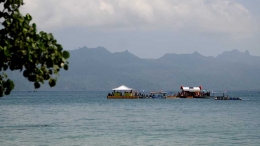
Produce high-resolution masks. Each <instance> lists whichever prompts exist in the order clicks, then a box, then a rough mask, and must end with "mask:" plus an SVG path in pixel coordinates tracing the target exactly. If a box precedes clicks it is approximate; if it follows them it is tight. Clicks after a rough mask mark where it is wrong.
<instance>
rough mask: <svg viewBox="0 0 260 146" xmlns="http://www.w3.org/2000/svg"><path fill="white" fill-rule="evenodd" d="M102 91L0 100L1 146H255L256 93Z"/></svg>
mask: <svg viewBox="0 0 260 146" xmlns="http://www.w3.org/2000/svg"><path fill="white" fill-rule="evenodd" d="M106 95H107V92H12V94H11V95H10V96H5V97H3V98H0V145H1V146H133V145H140V146H158V145H160V146H174V145H176V146H179V145H183V146H189V145H191V146H202V145H205V146H214V145H215V146H219V145H225V146H228V145H232V146H233V145H235V146H245V145H250V146H259V145H260V93H259V92H230V93H229V95H230V96H233V97H241V98H242V100H241V101H217V100H214V99H132V100H131V99H130V100H123V99H121V100H118V99H109V100H108V99H107V98H106Z"/></svg>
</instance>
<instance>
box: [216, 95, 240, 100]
mask: <svg viewBox="0 0 260 146" xmlns="http://www.w3.org/2000/svg"><path fill="white" fill-rule="evenodd" d="M215 100H242V99H241V98H239V97H228V96H226V97H223V96H218V97H216V98H215Z"/></svg>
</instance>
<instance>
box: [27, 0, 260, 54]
mask: <svg viewBox="0 0 260 146" xmlns="http://www.w3.org/2000/svg"><path fill="white" fill-rule="evenodd" d="M24 2H25V5H24V6H23V7H22V12H23V13H24V14H25V13H30V14H31V15H32V16H33V22H35V23H36V24H37V27H38V30H39V31H40V30H43V31H45V32H51V33H53V34H54V37H55V38H56V39H57V40H58V42H59V43H60V44H62V45H63V47H64V49H65V50H73V49H77V48H79V47H83V46H87V47H91V48H92V47H97V46H102V47H105V48H107V49H108V50H109V51H110V52H122V51H125V50H128V51H129V52H131V53H133V54H135V55H136V56H139V57H142V58H159V57H161V56H163V55H164V54H166V53H177V54H182V53H193V52H195V51H198V52H199V53H201V54H202V55H206V56H216V55H218V54H221V53H222V52H223V51H228V50H233V49H238V50H240V51H243V52H244V51H246V50H248V51H249V52H250V54H251V55H255V56H260V27H259V26H260V9H259V8H260V0H24Z"/></svg>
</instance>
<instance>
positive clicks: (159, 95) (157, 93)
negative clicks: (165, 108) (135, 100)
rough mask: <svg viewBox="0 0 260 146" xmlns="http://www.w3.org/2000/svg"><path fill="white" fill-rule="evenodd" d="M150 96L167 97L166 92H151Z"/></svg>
mask: <svg viewBox="0 0 260 146" xmlns="http://www.w3.org/2000/svg"><path fill="white" fill-rule="evenodd" d="M149 97H150V98H159V99H164V98H166V97H167V92H151V94H150V96H149Z"/></svg>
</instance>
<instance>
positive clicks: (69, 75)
mask: <svg viewBox="0 0 260 146" xmlns="http://www.w3.org/2000/svg"><path fill="white" fill-rule="evenodd" d="M70 53H71V57H70V59H69V62H70V64H69V70H68V71H61V72H60V77H59V78H58V83H57V85H56V87H55V88H50V87H48V86H43V87H42V88H41V89H40V90H89V91H93V90H98V91H99V90H103V91H107V90H110V89H112V88H114V87H117V86H119V85H121V84H125V85H127V86H129V87H132V88H135V89H138V90H153V91H158V90H162V89H163V90H165V91H178V90H179V87H180V86H181V85H183V86H200V85H202V86H203V87H204V88H207V89H210V90H222V91H223V90H259V89H260V81H259V77H260V66H259V64H260V57H257V56H251V55H250V54H249V52H248V51H246V52H245V53H242V52H239V51H238V50H233V51H227V52H223V53H222V54H221V55H218V56H217V57H206V56H203V55H201V54H199V53H198V52H194V53H192V54H165V55H164V56H163V57H161V58H159V59H142V58H138V57H137V56H135V55H133V54H131V53H130V52H128V51H124V52H117V53H110V52H109V51H108V50H106V49H105V48H103V47H97V48H87V47H83V48H79V49H76V50H72V51H70ZM14 78H15V83H16V84H17V86H16V90H28V88H30V89H31V90H32V89H33V84H32V83H31V84H30V83H28V82H24V80H22V79H21V78H22V77H19V78H17V77H14ZM21 84H22V85H21ZM46 84H47V83H46ZM47 85H48V84H47Z"/></svg>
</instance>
